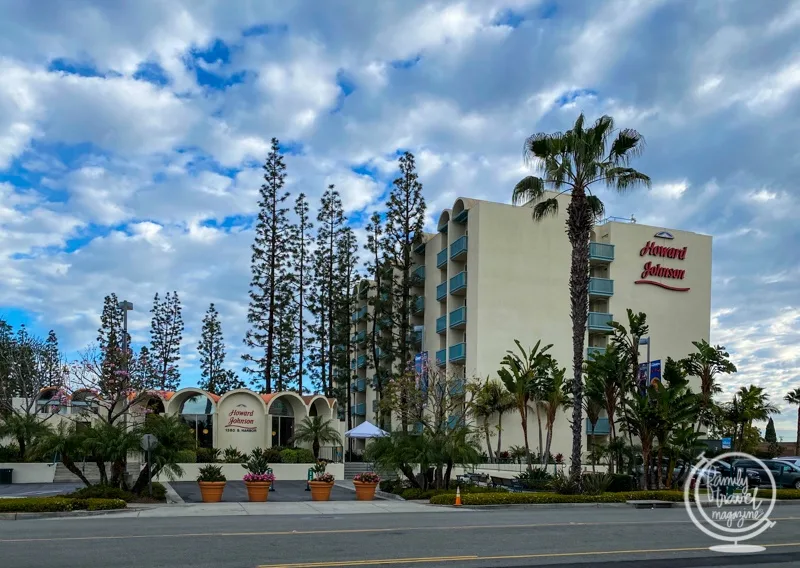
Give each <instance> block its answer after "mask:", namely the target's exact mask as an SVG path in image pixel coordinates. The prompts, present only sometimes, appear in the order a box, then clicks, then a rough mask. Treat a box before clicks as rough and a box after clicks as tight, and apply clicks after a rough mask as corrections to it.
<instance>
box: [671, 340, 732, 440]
mask: <svg viewBox="0 0 800 568" xmlns="http://www.w3.org/2000/svg"><path fill="white" fill-rule="evenodd" d="M692 345H694V346H695V349H697V351H696V352H694V353H690V354H689V356H688V357H686V359H684V360H683V361H682V363H683V365H684V368H685V370H686V372H687V374H689V375H690V376H693V377H697V378H699V379H700V411H699V412H698V415H697V416H698V417H697V430H698V431H699V430H700V427H701V426H702V425H704V424H705V425H708V424H710V423H711V422H712V414H713V401H712V400H711V399H712V397H713V396H714V395H715V394H716V393H718V392H721V391H722V389H721V388H720V385H719V383H718V382H717V375H720V374H723V375H729V374H731V373H735V372H736V365H734V364H733V363H731V361H730V360H729V359H728V357H729V355H728V352H727V351H725V348H724V347H721V346H719V345H716V346H712V345H710V344H709V343H708V342H707V341H706V340H705V339H703V340H701V341H692Z"/></svg>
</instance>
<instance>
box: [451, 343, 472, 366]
mask: <svg viewBox="0 0 800 568" xmlns="http://www.w3.org/2000/svg"><path fill="white" fill-rule="evenodd" d="M466 358H467V344H466V343H456V344H455V345H451V346H450V352H449V353H448V359H449V360H450V362H451V363H457V362H459V361H463V360H464V359H466Z"/></svg>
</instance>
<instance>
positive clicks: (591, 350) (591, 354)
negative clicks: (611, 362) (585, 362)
mask: <svg viewBox="0 0 800 568" xmlns="http://www.w3.org/2000/svg"><path fill="white" fill-rule="evenodd" d="M605 352H606V348H605V347H587V348H586V358H587V359H594V358H595V356H596V355H603V354H604V353H605Z"/></svg>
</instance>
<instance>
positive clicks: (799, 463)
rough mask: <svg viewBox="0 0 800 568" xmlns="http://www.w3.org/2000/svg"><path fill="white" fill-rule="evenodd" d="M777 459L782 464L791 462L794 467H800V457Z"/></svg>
mask: <svg viewBox="0 0 800 568" xmlns="http://www.w3.org/2000/svg"><path fill="white" fill-rule="evenodd" d="M775 459H776V460H778V461H782V462H789V463H790V464H792V465H796V466H797V467H800V456H781V457H779V458H775Z"/></svg>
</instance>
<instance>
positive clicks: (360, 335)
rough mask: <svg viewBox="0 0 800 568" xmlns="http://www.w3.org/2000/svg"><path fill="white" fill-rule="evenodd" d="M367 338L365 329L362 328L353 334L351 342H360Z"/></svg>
mask: <svg viewBox="0 0 800 568" xmlns="http://www.w3.org/2000/svg"><path fill="white" fill-rule="evenodd" d="M366 340H367V330H365V329H362V330H361V331H359V332H358V333H354V334H353V343H361V342H362V341H366Z"/></svg>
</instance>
